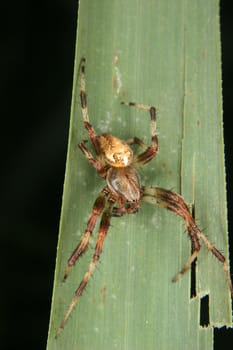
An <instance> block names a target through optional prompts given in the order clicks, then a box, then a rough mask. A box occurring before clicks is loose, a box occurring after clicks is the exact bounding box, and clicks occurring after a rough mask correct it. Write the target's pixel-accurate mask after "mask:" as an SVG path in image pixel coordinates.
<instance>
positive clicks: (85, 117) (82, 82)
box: [80, 57, 100, 154]
mask: <svg viewBox="0 0 233 350" xmlns="http://www.w3.org/2000/svg"><path fill="white" fill-rule="evenodd" d="M85 64H86V59H85V58H84V57H83V58H82V59H81V62H80V71H81V78H80V101H81V109H82V115H83V123H84V126H85V128H86V130H87V132H88V135H89V137H90V140H91V142H92V144H93V146H94V148H95V151H96V153H97V154H99V153H100V150H99V143H98V140H97V138H98V136H97V134H96V132H95V129H94V128H93V126H92V125H91V124H90V122H89V116H88V109H87V94H86V78H85Z"/></svg>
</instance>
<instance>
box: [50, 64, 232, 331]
mask: <svg viewBox="0 0 233 350" xmlns="http://www.w3.org/2000/svg"><path fill="white" fill-rule="evenodd" d="M80 68H81V91H80V99H81V108H82V114H83V122H84V126H85V128H86V130H87V132H88V135H89V138H90V141H91V143H92V145H93V148H94V151H95V157H94V156H93V155H92V154H91V153H90V151H89V150H88V149H87V148H86V146H85V141H83V142H81V143H80V144H79V147H80V149H81V151H82V152H83V154H84V155H85V156H86V158H87V160H88V161H89V162H90V164H92V165H93V167H94V168H95V169H96V171H97V172H98V174H99V175H100V176H101V177H102V178H103V179H104V180H105V181H106V185H105V187H104V188H103V190H102V191H101V192H100V193H99V195H98V197H97V199H96V200H95V202H94V205H93V208H92V212H91V214H90V216H89V219H88V222H87V226H86V230H85V231H84V233H83V235H82V237H81V239H80V242H79V243H78V245H77V247H76V248H75V250H74V251H73V253H72V254H71V256H70V258H69V260H68V263H67V267H66V273H65V276H64V280H65V279H66V278H67V277H68V275H69V273H70V269H71V267H72V266H73V265H74V264H75V262H76V261H77V260H78V259H79V257H80V256H81V255H82V254H83V253H84V252H85V251H86V249H87V247H88V245H89V243H90V240H91V236H92V232H93V230H94V228H95V225H96V221H97V219H98V217H99V216H100V215H102V216H101V221H100V227H99V231H98V236H97V240H96V244H95V252H94V255H93V257H92V260H91V262H90V264H89V266H88V269H87V271H86V273H85V275H84V277H83V279H82V281H81V283H80V284H79V286H78V288H77V290H76V291H75V294H74V297H73V299H72V301H71V304H70V306H69V308H68V310H67V312H66V314H65V316H64V319H63V320H62V322H61V325H60V327H59V328H58V330H57V333H56V336H57V335H58V334H59V333H60V332H61V331H62V329H63V328H64V326H65V323H66V322H67V320H68V318H69V316H70V314H71V312H72V310H73V309H74V307H75V305H76V304H77V301H78V299H79V297H80V296H81V294H82V292H83V290H84V289H85V287H86V285H87V283H88V281H89V279H90V278H91V276H92V274H93V272H94V270H95V267H96V265H97V263H98V261H99V258H100V255H101V253H102V247H103V244H104V240H105V237H106V235H107V232H108V229H109V226H110V220H111V217H112V216H118V217H120V216H123V215H125V214H132V213H135V212H136V211H137V210H138V208H139V207H140V204H141V202H142V201H145V202H148V203H151V204H155V205H159V206H161V207H163V208H166V209H168V210H170V211H172V212H173V213H175V214H177V215H179V216H180V217H182V218H183V219H184V222H185V225H186V229H187V233H188V235H189V237H190V239H191V243H192V255H191V256H190V257H189V259H188V261H187V262H186V264H185V265H184V266H183V268H182V269H181V270H180V272H179V273H178V274H177V275H176V276H175V277H174V278H173V281H174V282H175V281H177V280H178V279H179V278H180V277H182V275H183V274H184V273H185V271H187V270H188V269H189V268H190V266H191V264H192V262H193V261H194V260H195V259H196V257H197V255H198V253H199V251H200V243H199V240H202V242H203V243H204V244H205V245H206V247H207V248H208V249H209V250H210V251H211V252H212V254H213V255H215V256H216V258H217V259H218V260H219V261H220V262H221V263H222V265H223V269H224V271H225V274H226V279H227V283H228V285H229V289H230V292H231V296H232V297H233V287H232V282H231V277H230V272H229V268H228V265H227V263H226V259H225V257H224V256H223V255H222V254H221V253H220V252H219V251H218V250H217V249H216V248H215V247H214V246H213V244H211V243H210V242H209V240H208V239H207V238H206V237H205V235H204V234H203V232H202V231H201V230H200V229H199V228H198V226H197V224H196V222H195V219H194V218H193V216H192V214H191V213H190V211H189V208H188V206H187V204H186V203H185V201H184V199H183V198H182V197H181V196H180V195H179V194H177V193H174V192H171V191H169V190H166V189H163V188H159V187H152V186H142V185H141V183H140V179H139V175H138V172H137V168H138V167H142V166H144V165H145V164H146V163H148V162H150V161H151V160H152V159H153V158H154V157H155V156H156V153H157V150H158V138H157V135H156V109H155V107H153V106H147V105H143V104H138V103H133V102H122V104H123V105H126V106H134V107H137V108H141V109H145V110H147V111H148V112H149V114H150V120H151V146H147V145H146V144H145V143H144V142H143V141H142V140H140V139H139V138H137V137H133V138H132V139H129V140H127V141H123V140H121V139H119V138H117V137H115V136H113V135H111V134H102V135H100V136H99V135H97V134H96V132H95V130H94V128H93V127H92V125H91V124H90V122H89V117H88V110H87V98H86V88H85V59H84V58H82V59H81V63H80ZM132 144H137V145H138V146H139V147H141V148H142V150H143V152H142V153H139V154H137V155H134V154H133V151H132V148H131V147H130V145H132Z"/></svg>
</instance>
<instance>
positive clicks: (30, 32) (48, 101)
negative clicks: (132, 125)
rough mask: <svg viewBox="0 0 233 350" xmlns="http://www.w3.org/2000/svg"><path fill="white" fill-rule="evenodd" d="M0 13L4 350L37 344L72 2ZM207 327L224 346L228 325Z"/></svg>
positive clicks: (227, 50) (62, 141)
mask: <svg viewBox="0 0 233 350" xmlns="http://www.w3.org/2000/svg"><path fill="white" fill-rule="evenodd" d="M221 14H222V21H221V24H222V54H223V96H224V125H225V129H224V130H225V151H226V167H227V190H228V216H229V232H230V239H231V256H232V261H233V253H232V252H233V249H232V248H233V240H232V230H233V221H232V216H231V212H232V184H233V182H232V178H231V169H232V156H231V146H232V138H233V137H232V135H231V134H232V132H231V128H232V125H231V111H232V107H233V106H232V104H233V98H232V95H233V94H232V90H233V88H232V77H233V72H232V67H233V64H232V62H233V57H232V56H233V53H232V9H231V3H230V2H227V1H222V4H221ZM0 15H1V17H2V19H1V22H0V23H1V27H2V30H1V34H0V35H1V55H0V60H1V61H0V62H1V80H0V81H1V85H0V87H1V96H0V97H1V98H0V101H1V102H0V103H1V106H0V108H1V141H2V142H1V182H0V185H1V192H0V193H1V202H0V203H1V204H0V205H1V208H0V213H1V226H2V230H1V258H2V261H1V271H2V274H1V301H2V304H1V332H2V334H1V340H2V344H4V347H3V348H4V349H15V348H20V347H21V348H24V349H27V348H28V349H45V346H46V338H47V330H48V323H49V312H50V304H51V296H52V284H53V273H54V264H55V255H56V244H57V235H58V225H59V216H60V208H61V198H62V188H63V180H64V172H65V160H66V149H67V139H68V127H69V114H70V103H71V91H72V75H73V62H74V46H75V35H76V20H77V2H76V1H75V0H69V1H66V0H57V1H55V0H51V1H46V0H44V1H43V0H41V1H39V2H34V1H24V2H20V1H18V2H16V3H14V4H13V3H12V2H11V1H9V2H4V1H3V2H1V5H0ZM213 183H214V181H213ZM232 268H233V267H232ZM15 271H18V274H15ZM232 271H233V270H232ZM216 334H217V337H216V343H215V350H217V349H220V347H221V348H222V347H223V342H224V343H227V342H228V343H230V342H231V343H233V330H232V331H231V332H230V331H224V330H220V331H216ZM129 350H130V349H129Z"/></svg>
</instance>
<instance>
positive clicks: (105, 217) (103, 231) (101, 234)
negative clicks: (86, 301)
mask: <svg viewBox="0 0 233 350" xmlns="http://www.w3.org/2000/svg"><path fill="white" fill-rule="evenodd" d="M113 205H114V202H112V201H111V198H109V200H108V201H107V203H106V208H105V209H104V211H103V214H102V217H101V222H100V227H99V231H98V236H97V240H96V244H95V253H94V255H93V257H92V260H91V262H90V264H89V266H88V269H87V271H86V273H85V275H84V277H83V279H82V281H81V282H80V284H79V286H78V288H77V289H76V291H75V293H74V297H73V299H72V301H71V303H70V306H69V307H68V309H67V311H66V314H65V316H64V318H63V320H62V322H61V324H60V327H59V328H58V330H57V332H56V335H55V337H58V336H59V334H60V333H61V332H62V330H63V328H64V326H65V324H66V322H67V320H68V319H69V317H70V315H71V313H72V311H73V309H74V307H75V305H76V304H77V302H78V300H79V298H80V296H81V295H82V293H83V290H84V289H85V287H86V285H87V283H88V282H89V280H90V278H91V276H92V274H93V272H94V270H95V268H96V265H97V263H98V261H99V258H100V255H101V253H102V248H103V244H104V240H105V238H106V236H107V233H108V229H109V226H110V220H111V212H112V207H113Z"/></svg>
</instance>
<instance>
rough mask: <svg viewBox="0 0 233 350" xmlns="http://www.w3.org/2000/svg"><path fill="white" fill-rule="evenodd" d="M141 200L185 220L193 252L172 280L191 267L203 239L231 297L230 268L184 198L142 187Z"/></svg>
mask: <svg viewBox="0 0 233 350" xmlns="http://www.w3.org/2000/svg"><path fill="white" fill-rule="evenodd" d="M142 200H143V201H145V202H149V203H151V204H156V205H159V206H161V207H163V208H166V209H168V210H170V211H172V212H173V213H175V214H177V215H179V216H180V217H182V218H183V219H184V221H185V225H186V228H187V231H188V234H189V237H190V239H191V241H192V248H193V253H192V255H191V256H190V257H189V259H188V261H187V262H186V264H185V265H184V266H183V268H182V269H181V270H180V271H179V272H178V273H177V275H176V276H175V277H174V278H173V282H176V281H178V280H179V279H180V278H181V277H182V276H183V274H184V273H185V272H186V271H187V270H188V269H189V268H190V267H191V264H192V262H193V261H194V260H195V259H196V257H197V256H198V253H199V251H200V243H199V239H201V240H202V241H203V243H204V244H205V246H206V247H207V248H208V249H209V250H210V251H211V253H212V254H213V255H214V256H215V257H216V258H217V259H218V260H219V261H220V262H221V264H222V266H223V269H224V271H225V274H226V280H227V283H228V286H229V289H230V293H231V297H232V298H233V286H232V281H231V276H230V270H229V267H228V265H227V262H226V258H225V257H224V256H223V255H222V254H221V253H220V252H219V250H218V249H217V248H216V247H215V246H214V245H213V244H212V243H211V242H210V241H209V240H208V239H207V238H206V236H205V235H204V234H203V232H201V230H200V229H199V228H198V226H197V224H196V222H195V219H194V218H193V217H192V215H191V213H190V211H189V208H188V206H187V204H186V203H185V201H184V199H183V198H182V197H181V196H180V195H178V194H176V193H174V192H171V191H168V190H165V189H162V188H158V187H147V186H145V187H143V197H142Z"/></svg>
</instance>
